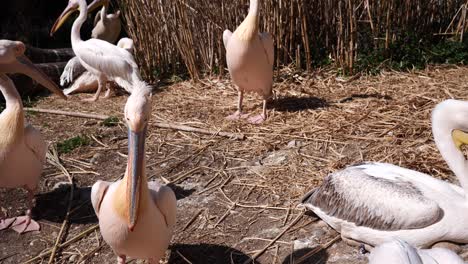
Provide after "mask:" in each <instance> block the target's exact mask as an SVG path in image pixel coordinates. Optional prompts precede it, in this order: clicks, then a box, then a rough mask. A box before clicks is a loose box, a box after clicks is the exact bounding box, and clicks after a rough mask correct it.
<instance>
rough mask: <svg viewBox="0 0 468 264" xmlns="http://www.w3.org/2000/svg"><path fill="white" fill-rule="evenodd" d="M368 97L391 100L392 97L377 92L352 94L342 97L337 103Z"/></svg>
mask: <svg viewBox="0 0 468 264" xmlns="http://www.w3.org/2000/svg"><path fill="white" fill-rule="evenodd" d="M368 98H374V99H384V100H392V97H390V96H388V95H382V94H378V93H372V94H352V95H351V96H349V97H346V98H344V99H341V100H340V101H338V102H339V103H346V102H350V101H353V100H355V99H368Z"/></svg>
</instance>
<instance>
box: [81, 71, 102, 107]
mask: <svg viewBox="0 0 468 264" xmlns="http://www.w3.org/2000/svg"><path fill="white" fill-rule="evenodd" d="M106 83H107V78H106V77H105V76H103V75H101V76H99V78H98V89H97V91H96V93H95V94H94V96H93V97H91V98H87V99H84V100H83V101H86V102H96V101H97V100H98V99H99V95H101V92H102V88H103V87H104V86H106Z"/></svg>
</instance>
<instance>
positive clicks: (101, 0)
mask: <svg viewBox="0 0 468 264" xmlns="http://www.w3.org/2000/svg"><path fill="white" fill-rule="evenodd" d="M107 4H108V1H107V0H94V1H93V2H92V3H91V4H89V5H88V14H89V13H91V12H92V11H94V10H95V9H97V8H98V7H101V6H103V5H107Z"/></svg>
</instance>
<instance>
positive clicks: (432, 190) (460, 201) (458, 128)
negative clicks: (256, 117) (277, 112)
mask: <svg viewBox="0 0 468 264" xmlns="http://www.w3.org/2000/svg"><path fill="white" fill-rule="evenodd" d="M464 131H468V102H463V101H457V100H446V101H444V102H442V103H440V104H438V105H437V106H436V107H435V109H434V110H433V112H432V132H433V135H434V141H435V143H436V146H437V147H438V149H439V151H440V153H441V154H442V157H443V158H444V159H445V161H446V162H447V164H448V166H449V168H450V169H451V170H452V171H453V172H454V174H455V175H456V177H457V178H458V180H459V182H460V184H461V187H460V186H457V185H454V184H451V183H447V182H445V181H442V180H439V179H435V178H433V177H431V176H429V175H427V174H423V173H420V172H417V171H414V170H409V169H405V168H402V167H398V166H395V165H391V164H387V163H367V164H362V165H355V166H350V167H348V168H346V169H344V170H342V171H338V172H335V173H333V174H330V175H329V176H327V177H326V178H325V179H324V182H323V183H322V185H321V186H319V187H318V188H316V189H314V190H312V191H311V192H309V193H308V194H306V195H305V197H304V198H303V200H302V205H304V206H305V207H306V208H308V209H310V210H312V211H313V212H314V213H315V214H316V215H317V216H319V217H320V218H321V219H323V220H324V221H325V222H326V223H328V224H329V225H330V226H331V227H332V228H334V229H335V230H337V231H338V232H341V237H342V238H343V240H344V241H347V242H348V243H351V244H355V243H356V242H357V243H363V244H364V246H366V248H370V247H372V246H376V245H380V244H383V243H385V242H387V241H389V240H392V239H394V238H400V239H403V240H405V241H407V242H408V243H410V244H411V245H413V246H416V247H422V248H425V247H429V246H431V245H433V244H434V243H436V242H439V241H451V242H457V243H467V242H468V200H467V191H468V162H467V160H466V159H465V157H464V155H463V153H462V151H461V149H460V147H461V146H462V145H463V144H467V143H468V134H467V133H466V132H464Z"/></svg>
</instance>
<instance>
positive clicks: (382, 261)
mask: <svg viewBox="0 0 468 264" xmlns="http://www.w3.org/2000/svg"><path fill="white" fill-rule="evenodd" d="M369 264H465V262H464V261H463V260H462V259H461V258H460V257H459V256H458V255H457V254H455V252H453V251H451V250H448V249H446V248H433V249H416V248H415V247H413V246H411V245H410V244H408V243H407V242H405V241H403V240H400V239H395V240H393V241H390V242H387V243H384V244H382V245H379V246H377V247H376V248H374V249H373V250H372V252H371V253H370V255H369Z"/></svg>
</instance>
